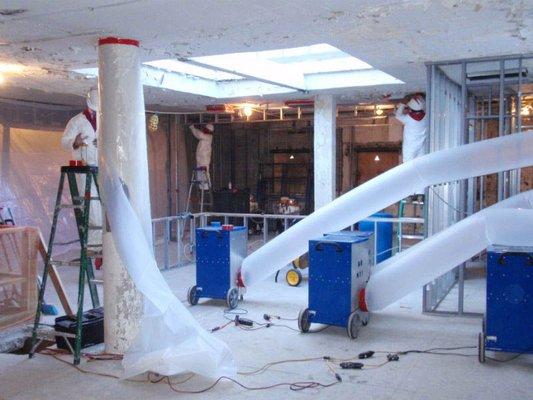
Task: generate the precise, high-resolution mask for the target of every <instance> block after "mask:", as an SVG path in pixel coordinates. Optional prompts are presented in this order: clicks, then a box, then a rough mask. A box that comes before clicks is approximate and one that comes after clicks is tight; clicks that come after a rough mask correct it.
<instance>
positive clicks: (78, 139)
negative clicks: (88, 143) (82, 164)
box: [72, 133, 85, 150]
mask: <svg viewBox="0 0 533 400" xmlns="http://www.w3.org/2000/svg"><path fill="white" fill-rule="evenodd" d="M84 140H85V138H84V137H82V136H81V133H78V135H77V136H76V139H74V143H72V148H73V149H74V150H77V149H79V148H80V147H81V146H83V145H84V144H85V142H84Z"/></svg>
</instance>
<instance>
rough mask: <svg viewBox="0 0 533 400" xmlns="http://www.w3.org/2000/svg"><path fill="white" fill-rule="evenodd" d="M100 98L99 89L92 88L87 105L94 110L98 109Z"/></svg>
mask: <svg viewBox="0 0 533 400" xmlns="http://www.w3.org/2000/svg"><path fill="white" fill-rule="evenodd" d="M99 102H100V100H99V98H98V89H96V88H91V89H90V90H89V91H88V92H87V107H89V108H90V109H91V110H93V111H98V104H99Z"/></svg>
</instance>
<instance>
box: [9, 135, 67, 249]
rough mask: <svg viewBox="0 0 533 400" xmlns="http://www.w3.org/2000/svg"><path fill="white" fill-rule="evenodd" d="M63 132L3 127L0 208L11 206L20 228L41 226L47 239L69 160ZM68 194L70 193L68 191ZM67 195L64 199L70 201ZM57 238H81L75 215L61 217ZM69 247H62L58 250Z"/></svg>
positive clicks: (64, 213)
mask: <svg viewBox="0 0 533 400" xmlns="http://www.w3.org/2000/svg"><path fill="white" fill-rule="evenodd" d="M61 135H62V132H54V131H43V130H32V129H18V128H9V127H3V129H2V132H1V134H0V136H2V152H1V153H0V206H2V207H9V208H11V211H12V212H13V217H14V219H15V222H16V224H17V225H21V226H23V225H24V226H37V227H39V228H40V230H41V232H43V235H44V237H45V240H47V238H48V235H49V233H50V225H51V221H52V214H53V211H54V202H55V198H56V193H57V185H58V182H59V168H60V166H61V165H65V163H66V162H67V161H68V159H69V157H70V156H69V154H68V153H67V152H66V151H64V150H62V149H61V144H60V143H61ZM65 192H68V190H65ZM67 197H68V196H67V193H65V194H64V199H65V200H66V199H67ZM58 224H59V227H58V229H57V235H56V239H57V241H58V242H66V241H69V240H72V238H73V237H74V238H75V237H76V236H77V232H76V225H75V223H74V218H73V216H72V213H71V212H62V213H61V214H60V215H59V223H58ZM67 249H68V247H65V246H63V247H61V248H59V247H58V249H57V250H58V251H59V252H62V251H64V250H67Z"/></svg>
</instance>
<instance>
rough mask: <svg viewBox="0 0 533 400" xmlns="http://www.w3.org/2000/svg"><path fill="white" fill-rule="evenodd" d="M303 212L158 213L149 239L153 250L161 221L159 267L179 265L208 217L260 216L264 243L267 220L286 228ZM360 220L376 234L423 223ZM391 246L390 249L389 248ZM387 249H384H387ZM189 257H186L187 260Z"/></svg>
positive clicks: (414, 220)
mask: <svg viewBox="0 0 533 400" xmlns="http://www.w3.org/2000/svg"><path fill="white" fill-rule="evenodd" d="M306 216H307V215H300V214H294V215H292V214H258V213H229V212H210V211H207V212H201V213H195V214H191V213H181V214H177V215H172V216H168V217H159V218H154V219H152V239H153V246H154V247H153V250H154V254H156V246H157V244H156V233H155V232H156V229H155V228H156V225H158V224H164V230H163V260H164V266H163V269H170V268H174V267H179V266H183V265H185V263H184V261H185V260H184V255H185V254H186V253H191V254H192V253H193V252H194V247H195V242H196V228H198V227H205V226H206V225H207V220H208V218H216V217H219V218H223V219H224V223H225V224H227V223H228V222H229V219H230V218H242V220H243V226H245V227H246V228H247V227H248V221H249V220H250V219H255V220H257V219H261V220H262V226H263V228H262V234H263V238H262V239H263V240H262V242H263V244H265V243H267V242H268V240H269V230H268V221H269V220H283V227H284V230H286V229H288V228H289V221H294V220H301V219H303V218H305V217H306ZM363 221H368V222H373V223H374V232H375V234H376V236H377V232H378V229H379V224H378V223H380V222H381V223H383V222H385V223H387V222H390V223H393V224H398V225H399V226H401V225H402V224H423V223H424V218H413V217H401V218H395V217H390V218H379V217H368V218H365V219H364V220H363ZM187 222H188V223H189V231H188V239H189V240H188V243H186V242H185V241H184V239H185V234H186V224H187ZM173 225H175V227H176V228H175V238H176V239H175V242H176V246H177V247H176V251H177V263H175V264H173V265H170V249H169V245H170V241H171V238H172V237H173V236H172V233H173V232H172V226H173ZM346 228H349V229H351V230H354V229H355V224H353V225H350V226H347V227H346ZM398 240H399V241H400V242H399V245H398V246H397V247H393V249H394V248H398V249H399V250H400V251H401V250H402V243H401V238H398ZM390 250H392V249H390ZM387 251H388V250H387ZM378 255H379V254H378V253H377V240H374V261H376V260H377V256H378ZM188 261H190V260H188Z"/></svg>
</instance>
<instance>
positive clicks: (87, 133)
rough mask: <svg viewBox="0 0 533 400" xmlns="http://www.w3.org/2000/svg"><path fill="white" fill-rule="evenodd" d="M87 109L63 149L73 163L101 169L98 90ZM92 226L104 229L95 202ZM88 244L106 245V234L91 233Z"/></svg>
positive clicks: (73, 122)
mask: <svg viewBox="0 0 533 400" xmlns="http://www.w3.org/2000/svg"><path fill="white" fill-rule="evenodd" d="M86 101H87V107H86V108H85V110H83V111H82V112H81V113H79V114H77V115H75V116H74V117H72V118H71V119H70V121H68V123H67V126H66V127H65V131H64V132H63V137H62V138H61V146H62V147H63V148H64V149H65V150H67V151H70V152H71V154H72V159H73V160H76V161H83V163H84V164H85V165H92V166H98V130H97V126H96V113H97V112H98V102H99V99H98V90H97V89H96V88H93V89H91V90H89V92H88V93H87V99H86ZM78 190H79V192H80V194H83V193H84V192H85V177H84V176H82V175H79V176H78ZM96 196H97V192H96V186H95V185H94V183H93V185H92V187H91V197H96ZM89 226H90V227H101V226H102V209H101V204H100V202H99V201H91V205H90V209H89ZM88 243H89V244H92V245H100V244H101V243H102V231H101V230H99V229H90V230H89V238H88ZM95 264H96V267H97V268H99V264H101V259H96V260H95Z"/></svg>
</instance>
